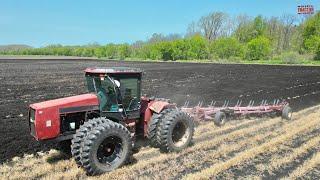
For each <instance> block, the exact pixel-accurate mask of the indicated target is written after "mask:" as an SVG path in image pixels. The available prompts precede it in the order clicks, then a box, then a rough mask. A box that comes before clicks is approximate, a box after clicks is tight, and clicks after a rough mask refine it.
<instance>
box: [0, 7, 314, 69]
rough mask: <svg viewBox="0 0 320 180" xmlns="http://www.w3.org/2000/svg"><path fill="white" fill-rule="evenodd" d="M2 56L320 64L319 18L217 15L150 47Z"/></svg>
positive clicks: (53, 49) (58, 48)
mask: <svg viewBox="0 0 320 180" xmlns="http://www.w3.org/2000/svg"><path fill="white" fill-rule="evenodd" d="M0 54H6V55H7V54H12V55H61V56H84V57H99V58H107V59H126V58H137V59H151V60H203V59H207V60H217V59H224V60H230V61H232V60H267V59H274V58H282V59H285V60H286V61H288V62H287V63H292V62H291V61H292V59H296V57H297V56H301V55H306V54H307V55H312V58H313V59H315V60H320V12H317V13H316V14H314V15H311V16H304V17H300V18H299V17H298V16H295V15H288V14H285V15H283V16H281V17H270V18H266V17H262V16H256V17H249V16H247V15H239V16H236V17H230V16H229V15H228V14H226V13H223V12H212V13H210V14H208V15H205V16H203V17H201V18H200V19H199V20H197V21H195V22H192V23H190V25H189V26H188V28H187V32H186V34H185V35H180V34H169V35H163V34H157V33H155V34H153V35H152V37H150V38H149V39H148V40H146V41H137V42H135V43H132V44H127V43H124V44H112V43H110V44H106V45H99V44H89V45H85V46H62V45H50V46H46V47H41V48H26V49H18V50H17V49H14V50H3V51H0ZM308 57H309V56H308ZM293 63H294V62H293Z"/></svg>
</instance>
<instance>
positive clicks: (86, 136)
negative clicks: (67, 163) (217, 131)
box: [29, 67, 194, 175]
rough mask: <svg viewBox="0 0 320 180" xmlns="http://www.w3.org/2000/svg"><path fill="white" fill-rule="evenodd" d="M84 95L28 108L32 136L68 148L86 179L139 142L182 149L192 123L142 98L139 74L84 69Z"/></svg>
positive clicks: (164, 103) (122, 159)
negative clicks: (140, 140)
mask: <svg viewBox="0 0 320 180" xmlns="http://www.w3.org/2000/svg"><path fill="white" fill-rule="evenodd" d="M85 78H86V84H87V87H88V91H89V93H87V94H82V95H77V96H71V97H66V98H60V99H55V100H49V101H44V102H40V103H35V104H31V105H30V109H29V122H30V131H31V135H32V136H33V137H34V138H35V139H36V140H38V141H48V140H54V141H57V142H59V143H60V144H61V145H66V144H67V145H69V147H70V146H71V154H72V156H73V157H74V159H75V161H76V163H77V164H78V165H79V166H81V167H83V168H84V170H85V171H86V172H87V174H88V175H96V174H101V173H104V172H108V171H112V170H114V169H115V168H118V167H119V166H121V165H123V164H124V163H126V161H127V160H128V159H129V157H130V156H131V155H132V150H133V148H135V146H136V138H137V137H143V138H144V139H147V140H148V142H150V145H151V146H153V147H157V148H159V149H160V151H162V152H177V151H181V150H182V149H184V148H186V147H187V146H188V145H189V144H190V142H191V139H192V137H193V133H194V122H193V118H192V117H191V116H190V115H189V114H187V113H186V112H183V111H181V110H180V109H178V108H177V107H176V105H175V104H172V103H170V102H169V101H168V100H166V99H155V98H147V97H143V96H142V97H141V78H142V72H141V71H140V70H139V69H133V68H119V67H117V68H87V69H86V70H85Z"/></svg>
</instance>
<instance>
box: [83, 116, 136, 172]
mask: <svg viewBox="0 0 320 180" xmlns="http://www.w3.org/2000/svg"><path fill="white" fill-rule="evenodd" d="M131 151H132V140H131V137H130V132H129V131H128V129H127V128H125V127H124V126H123V125H121V124H119V123H115V122H112V121H109V122H106V123H103V124H101V125H100V126H97V127H95V128H94V129H93V130H92V131H91V132H90V133H89V134H88V136H87V138H86V139H85V141H84V146H83V149H82V153H81V156H82V163H83V168H84V169H85V171H86V172H87V174H88V175H98V174H102V173H105V172H109V171H112V170H114V169H116V168H118V167H120V166H122V165H123V164H124V163H126V161H127V160H128V158H129V156H130V155H131V154H132V153H131Z"/></svg>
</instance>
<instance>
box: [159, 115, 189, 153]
mask: <svg viewBox="0 0 320 180" xmlns="http://www.w3.org/2000/svg"><path fill="white" fill-rule="evenodd" d="M158 133H159V134H158V138H159V142H160V151H162V152H178V151H181V150H183V149H185V148H186V147H187V146H189V144H190V143H191V140H192V137H193V133H194V122H193V119H192V117H191V116H190V115H188V114H187V113H185V112H182V111H180V110H172V111H171V112H170V113H168V114H166V116H165V117H164V118H163V120H162V122H161V124H160V126H159V131H158Z"/></svg>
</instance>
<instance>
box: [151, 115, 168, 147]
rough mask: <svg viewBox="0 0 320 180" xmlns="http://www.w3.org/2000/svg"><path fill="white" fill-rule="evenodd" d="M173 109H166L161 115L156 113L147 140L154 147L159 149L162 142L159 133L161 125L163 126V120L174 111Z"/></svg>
mask: <svg viewBox="0 0 320 180" xmlns="http://www.w3.org/2000/svg"><path fill="white" fill-rule="evenodd" d="M172 110H173V109H165V110H163V111H161V112H160V113H159V114H157V113H154V114H153V115H152V117H151V120H150V122H149V125H148V131H147V138H148V140H149V142H150V145H151V146H152V147H155V148H157V147H159V145H160V142H159V141H158V139H159V138H158V137H157V134H158V133H157V132H158V131H159V125H160V124H161V122H162V120H163V118H164V117H165V116H166V115H167V114H168V113H170V112H171V111H172Z"/></svg>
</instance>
